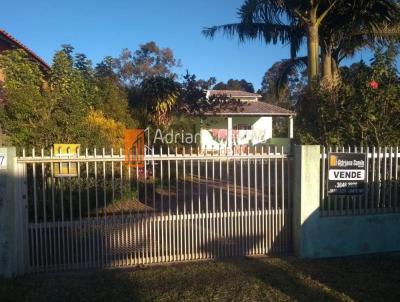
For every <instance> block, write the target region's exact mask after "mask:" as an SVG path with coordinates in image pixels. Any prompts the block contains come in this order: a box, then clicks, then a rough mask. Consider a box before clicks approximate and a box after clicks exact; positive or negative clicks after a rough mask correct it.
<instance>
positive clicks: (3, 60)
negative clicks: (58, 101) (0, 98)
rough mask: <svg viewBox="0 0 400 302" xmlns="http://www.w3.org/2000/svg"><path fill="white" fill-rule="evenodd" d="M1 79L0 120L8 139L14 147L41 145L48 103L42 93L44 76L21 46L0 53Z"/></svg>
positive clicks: (47, 123) (45, 137)
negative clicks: (2, 78)
mask: <svg viewBox="0 0 400 302" xmlns="http://www.w3.org/2000/svg"><path fill="white" fill-rule="evenodd" d="M0 68H1V69H2V70H3V72H4V74H5V82H4V84H3V87H0V90H3V92H4V103H3V104H2V105H1V106H2V110H1V111H0V124H1V128H2V129H3V131H4V132H5V134H6V135H7V136H8V137H9V140H10V141H11V143H12V144H13V145H15V146H18V147H26V148H29V147H35V146H36V147H45V146H48V142H49V137H48V135H47V134H46V132H47V131H48V125H49V122H50V106H49V102H48V100H47V99H46V98H45V97H44V96H43V94H42V90H43V83H44V76H43V74H42V72H41V71H40V68H39V66H38V65H37V64H36V63H34V62H32V61H30V60H29V59H28V55H27V53H26V52H25V51H23V50H12V51H5V52H3V53H2V54H1V55H0Z"/></svg>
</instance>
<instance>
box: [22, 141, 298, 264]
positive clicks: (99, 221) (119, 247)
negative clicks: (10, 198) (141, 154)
mask: <svg viewBox="0 0 400 302" xmlns="http://www.w3.org/2000/svg"><path fill="white" fill-rule="evenodd" d="M235 152H236V153H234V154H227V153H226V152H223V151H222V150H206V151H201V152H200V151H196V152H194V151H193V150H189V151H188V152H185V151H184V150H183V151H178V150H177V149H175V150H170V149H168V150H164V151H163V150H158V152H157V154H155V152H154V149H153V150H152V154H151V155H146V156H145V161H144V164H143V165H142V166H141V167H140V168H139V167H135V166H132V165H129V164H126V162H125V157H124V155H123V154H122V150H119V152H118V154H114V152H113V150H112V149H111V153H106V152H105V150H104V149H102V150H101V151H100V152H98V150H96V149H94V150H93V152H89V151H88V150H85V151H84V152H83V153H79V152H78V155H77V156H71V155H70V156H67V157H62V158H61V157H58V156H55V155H54V154H53V151H52V150H50V151H49V152H45V151H44V150H41V152H40V154H37V153H35V150H32V151H31V153H30V154H29V155H28V154H26V152H25V151H23V154H22V156H21V157H19V158H18V160H17V163H18V165H19V169H20V171H21V173H22V174H24V175H26V180H27V183H26V194H27V210H26V217H27V218H26V221H27V227H26V234H25V238H26V239H25V240H27V244H26V246H27V247H28V248H27V251H26V260H27V263H28V267H29V270H30V271H31V272H48V271H62V270H71V269H84V268H102V267H122V266H131V265H138V264H147V263H159V262H170V261H185V260H195V259H211V258H219V257H231V256H244V255H257V254H268V253H277V254H283V253H288V252H290V251H291V246H292V244H291V243H292V240H291V236H292V235H291V223H292V217H291V215H292V201H291V190H290V189H291V184H290V180H291V177H290V176H291V173H290V172H291V171H290V167H291V157H290V155H288V154H287V153H285V152H284V149H283V148H282V149H279V150H278V149H277V148H270V147H260V148H254V149H252V150H246V152H244V151H242V150H236V151H235ZM63 169H66V171H67V173H66V172H65V171H64V170H63Z"/></svg>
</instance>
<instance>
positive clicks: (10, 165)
mask: <svg viewBox="0 0 400 302" xmlns="http://www.w3.org/2000/svg"><path fill="white" fill-rule="evenodd" d="M20 168H21V167H18V164H17V156H16V149H15V147H7V148H0V276H2V277H13V276H16V275H18V274H23V273H24V272H25V268H26V266H25V265H26V261H25V260H26V257H25V255H26V251H25V249H24V245H25V244H26V240H24V236H25V232H26V230H25V227H26V222H25V219H24V218H25V217H26V216H25V214H24V213H25V210H26V207H25V206H26V205H25V203H23V200H25V202H26V191H25V192H24V191H23V190H26V189H25V188H26V186H25V184H26V179H22V177H23V175H21V173H20V172H21V169H20Z"/></svg>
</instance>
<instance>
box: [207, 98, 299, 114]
mask: <svg viewBox="0 0 400 302" xmlns="http://www.w3.org/2000/svg"><path fill="white" fill-rule="evenodd" d="M232 104H234V105H229V104H228V105H219V106H216V107H215V108H214V109H213V110H210V111H208V112H206V113H205V115H224V116H229V115H236V116H293V115H296V113H295V112H294V111H291V110H288V109H285V108H282V107H279V106H276V105H272V104H269V103H266V102H259V101H257V102H235V103H232Z"/></svg>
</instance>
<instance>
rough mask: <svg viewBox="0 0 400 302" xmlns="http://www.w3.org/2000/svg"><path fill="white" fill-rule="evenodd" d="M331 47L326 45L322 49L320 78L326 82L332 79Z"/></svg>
mask: <svg viewBox="0 0 400 302" xmlns="http://www.w3.org/2000/svg"><path fill="white" fill-rule="evenodd" d="M332 63H333V60H332V48H331V47H330V46H329V45H327V46H326V47H324V48H323V50H322V79H323V80H325V81H327V82H329V83H330V82H332V80H333V66H332Z"/></svg>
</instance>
